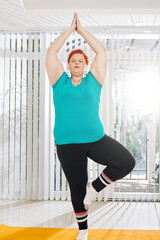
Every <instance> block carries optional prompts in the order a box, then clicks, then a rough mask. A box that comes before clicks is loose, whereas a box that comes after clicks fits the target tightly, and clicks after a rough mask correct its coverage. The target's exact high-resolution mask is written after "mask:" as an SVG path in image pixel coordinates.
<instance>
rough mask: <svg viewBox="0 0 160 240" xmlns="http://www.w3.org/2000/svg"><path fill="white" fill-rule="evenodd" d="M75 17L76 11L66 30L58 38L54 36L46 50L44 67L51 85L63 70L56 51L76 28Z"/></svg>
mask: <svg viewBox="0 0 160 240" xmlns="http://www.w3.org/2000/svg"><path fill="white" fill-rule="evenodd" d="M76 17H77V13H74V18H73V21H72V24H71V26H70V28H69V29H68V30H66V31H65V32H64V33H62V34H61V35H60V36H59V37H58V38H56V40H54V41H53V43H52V44H51V45H50V47H49V48H48V50H47V56H46V69H47V73H48V78H49V82H50V85H51V86H53V85H54V84H55V83H56V81H57V80H58V79H59V78H60V76H61V75H62V73H63V72H64V68H63V65H62V63H61V62H60V60H59V59H58V57H57V53H58V52H59V50H60V49H61V48H62V46H63V44H64V43H65V41H66V40H67V38H68V37H69V36H70V34H71V33H72V32H73V31H75V30H76Z"/></svg>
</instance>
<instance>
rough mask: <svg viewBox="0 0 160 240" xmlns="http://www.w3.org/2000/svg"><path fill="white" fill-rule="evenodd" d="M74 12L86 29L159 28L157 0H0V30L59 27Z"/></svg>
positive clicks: (67, 23) (62, 27) (66, 25)
mask: <svg viewBox="0 0 160 240" xmlns="http://www.w3.org/2000/svg"><path fill="white" fill-rule="evenodd" d="M74 12H77V13H78V16H79V20H80V23H81V25H82V26H83V27H85V28H86V29H88V30H107V29H111V30H112V29H124V30H126V29H127V30H128V29H131V30H133V29H139V30H146V31H149V30H154V31H158V32H159V30H160V1H159V0H134V1H133V0H112V1H111V0H98V1H97V0H88V1H86V0H80V1H75V0H74V1H73V0H67V1H65V0H58V1H55V0H34V1H33V0H0V31H1V32H6V31H10V32H12V31H13V32H19V31H21V32H26V31H27V32H29V31H33V32H50V31H53V30H56V31H63V30H66V29H67V28H69V26H70V25H71V22H72V19H73V15H74Z"/></svg>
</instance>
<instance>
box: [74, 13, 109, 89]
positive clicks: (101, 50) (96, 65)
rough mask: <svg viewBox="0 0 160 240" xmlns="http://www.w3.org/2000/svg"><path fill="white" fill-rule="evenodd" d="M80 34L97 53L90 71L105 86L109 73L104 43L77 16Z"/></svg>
mask: <svg viewBox="0 0 160 240" xmlns="http://www.w3.org/2000/svg"><path fill="white" fill-rule="evenodd" d="M76 31H77V32H78V33H79V34H81V35H82V37H83V38H84V39H85V40H86V42H87V43H88V45H89V46H90V47H91V48H92V50H93V51H94V52H95V53H96V56H95V58H94V61H93V62H92V64H91V67H90V71H91V73H92V74H93V76H94V77H95V78H96V80H97V81H98V82H99V83H100V84H101V85H103V83H104V79H105V75H106V71H107V54H106V49H105V47H104V46H103V45H102V43H101V42H100V41H99V40H98V39H97V38H95V37H94V36H93V35H92V34H91V33H89V32H88V31H86V30H85V29H84V28H83V27H82V25H81V24H80V22H79V19H78V15H77V30H76Z"/></svg>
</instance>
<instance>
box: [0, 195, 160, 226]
mask: <svg viewBox="0 0 160 240" xmlns="http://www.w3.org/2000/svg"><path fill="white" fill-rule="evenodd" d="M0 224H5V225H8V226H19V227H49V228H78V225H77V223H76V218H75V214H74V212H73V208H72V204H71V202H70V201H49V200H48V201H29V200H2V199H1V200H0ZM88 226H89V228H90V229H146V230H147V229H148V230H160V203H159V202H155V203H154V202H141V203H140V202H109V201H108V202H103V201H101V202H98V201H94V202H92V204H91V205H90V209H89V215H88Z"/></svg>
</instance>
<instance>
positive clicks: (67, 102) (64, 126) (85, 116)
mask: <svg viewBox="0 0 160 240" xmlns="http://www.w3.org/2000/svg"><path fill="white" fill-rule="evenodd" d="M52 89H53V103H54V108H55V124H54V130H53V135H54V142H55V143H56V144H57V145H62V144H72V143H90V142H95V141H98V140H100V139H101V138H102V137H103V136H104V135H105V131H104V126H103V124H102V122H101V120H100V116H99V104H100V95H101V89H102V85H101V84H100V83H99V82H98V81H97V80H96V79H95V77H94V76H93V75H92V73H91V72H90V71H89V72H88V73H87V74H86V77H83V78H82V81H81V83H80V84H78V85H77V86H76V87H75V86H74V85H73V84H72V78H71V77H68V75H67V73H66V72H65V71H64V72H63V74H62V75H61V77H60V78H59V79H58V80H57V82H56V83H55V84H54V85H53V86H52Z"/></svg>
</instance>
